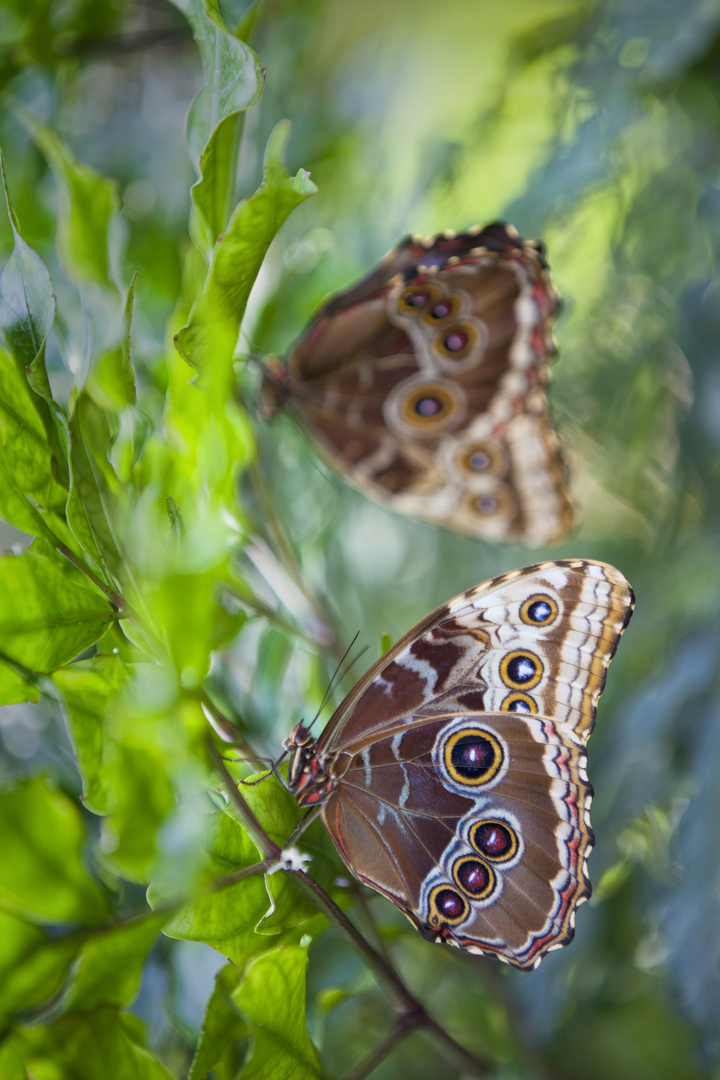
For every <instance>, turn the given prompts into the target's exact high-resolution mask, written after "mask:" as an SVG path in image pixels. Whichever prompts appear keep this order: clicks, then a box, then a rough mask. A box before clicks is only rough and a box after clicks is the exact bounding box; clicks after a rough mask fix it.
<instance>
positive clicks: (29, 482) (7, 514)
mask: <svg viewBox="0 0 720 1080" xmlns="http://www.w3.org/2000/svg"><path fill="white" fill-rule="evenodd" d="M39 404H42V402H41V399H40V398H39V397H38V396H37V394H36V393H35V392H34V391H33V390H32V389H31V388H30V385H29V383H28V380H27V377H26V374H25V372H24V371H23V370H22V369H21V368H20V367H18V364H17V363H16V361H15V360H14V359H13V358H12V356H11V355H10V354H9V353H8V352H6V351H5V350H4V349H0V439H1V442H0V515H2V517H3V518H5V520H6V521H9V522H10V523H11V524H12V525H15V526H16V528H18V529H22V530H24V531H25V532H29V533H33V534H37V533H40V534H41V535H42V534H43V533H45V532H46V530H47V529H48V528H49V529H51V530H52V531H53V532H55V533H57V534H58V535H59V536H60V538H61V539H63V540H64V539H66V538H70V534H69V533H68V530H67V526H66V525H65V521H64V510H65V502H66V499H67V486H66V485H65V484H63V483H62V480H63V479H64V467H63V469H62V470H61V471H59V470H58V468H57V466H58V463H59V455H58V454H57V453H56V452H55V446H56V445H57V444H55V446H53V445H51V442H50V439H49V437H48V428H47V427H46V425H45V424H44V423H43V419H42V418H41V416H40V413H39V409H38V405H39ZM63 457H64V455H63ZM63 466H64V460H63ZM70 544H71V545H72V546H74V544H73V541H72V539H70Z"/></svg>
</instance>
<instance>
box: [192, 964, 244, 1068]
mask: <svg viewBox="0 0 720 1080" xmlns="http://www.w3.org/2000/svg"><path fill="white" fill-rule="evenodd" d="M242 976H243V973H242V971H241V970H240V969H239V968H236V967H235V966H234V965H233V964H226V965H225V967H224V968H221V969H220V971H219V972H218V973H217V975H216V976H215V986H214V988H213V992H212V994H211V995H210V998H209V999H208V1003H207V1007H206V1009H205V1018H204V1019H203V1025H202V1034H201V1036H200V1041H199V1042H198V1046H197V1050H196V1051H195V1057H194V1058H193V1060H192V1065H191V1067H190V1072H189V1073H188V1080H205V1077H206V1076H207V1074H208V1073H209V1072H210V1070H211V1069H214V1068H215V1066H216V1065H217V1064H218V1062H219V1061H220V1060H221V1059H222V1057H223V1055H224V1054H225V1052H226V1051H227V1050H228V1048H229V1047H230V1046H231V1045H232V1043H233V1042H235V1040H236V1039H241V1038H244V1037H245V1036H247V1034H248V1029H247V1024H246V1023H245V1021H244V1020H243V1018H242V1016H241V1015H240V1013H239V1012H238V1009H237V1006H236V1005H235V1003H234V1002H233V1000H232V997H231V995H232V992H233V991H234V990H236V989H237V988H238V986H239V985H240V981H241V979H242Z"/></svg>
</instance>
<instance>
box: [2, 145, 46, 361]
mask: <svg viewBox="0 0 720 1080" xmlns="http://www.w3.org/2000/svg"><path fill="white" fill-rule="evenodd" d="M0 171H2V180H3V187H4V189H5V201H6V203H7V211H8V217H9V219H10V226H11V228H12V234H13V240H14V247H13V250H12V254H11V255H10V258H9V259H8V261H7V262H6V264H5V266H4V268H3V271H2V273H0V330H2V332H3V334H4V336H5V341H6V342H7V345H8V348H9V349H11V350H12V352H13V353H14V354H15V357H16V358H17V360H18V363H19V364H21V365H22V366H23V367H27V366H29V365H30V364H32V362H33V361H34V360H35V358H36V357H37V355H38V353H39V352H40V350H41V349H42V347H43V345H44V344H45V340H46V338H47V336H48V333H49V331H50V327H51V326H52V323H53V319H54V318H55V295H54V293H53V287H52V282H51V281H50V272H49V270H48V268H47V266H46V265H45V262H44V261H43V260H42V259H41V258H40V256H39V255H37V254H36V253H35V252H34V251H33V249H32V248H31V247H30V246H29V245H28V244H26V243H25V241H24V240H23V239H22V237H21V236H20V232H19V230H18V228H17V224H16V221H15V215H14V214H13V210H12V205H11V203H10V195H9V194H8V189H7V183H6V180H5V163H4V161H3V158H2V154H1V153H0Z"/></svg>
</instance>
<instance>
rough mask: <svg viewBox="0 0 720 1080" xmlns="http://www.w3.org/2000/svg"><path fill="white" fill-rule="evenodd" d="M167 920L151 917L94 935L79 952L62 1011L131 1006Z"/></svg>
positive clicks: (159, 916)
mask: <svg viewBox="0 0 720 1080" xmlns="http://www.w3.org/2000/svg"><path fill="white" fill-rule="evenodd" d="M164 921H165V916H164V915H149V916H145V917H143V918H139V919H133V920H132V921H131V922H127V923H124V924H123V923H121V924H118V925H117V926H113V927H110V928H108V929H107V930H103V931H101V932H99V933H97V934H94V935H93V936H92V937H91V938H90V939H89V940H88V941H87V942H86V943H85V944H84V945H83V947H82V949H81V950H80V953H79V956H78V959H77V963H76V965H75V968H74V971H73V978H72V982H71V985H70V989H69V991H68V993H67V996H66V997H65V999H64V1001H63V1008H64V1009H65V1010H71V1009H72V1010H78V1009H94V1008H96V1007H97V1006H98V1005H129V1004H130V1002H131V1001H133V999H134V998H135V996H136V995H137V992H138V987H139V985H140V977H141V975H142V969H143V964H144V963H145V959H146V957H147V954H148V952H149V950H150V948H151V947H152V945H153V943H154V941H155V940H156V938H157V936H158V934H159V933H160V930H161V929H162V925H163V922H164Z"/></svg>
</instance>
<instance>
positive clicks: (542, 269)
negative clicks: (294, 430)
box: [263, 223, 574, 546]
mask: <svg viewBox="0 0 720 1080" xmlns="http://www.w3.org/2000/svg"><path fill="white" fill-rule="evenodd" d="M557 308H558V296H557V293H556V292H555V289H554V288H553V286H552V284H551V283H550V277H549V274H548V266H547V263H546V261H545V257H544V248H543V245H542V244H541V243H529V242H526V241H524V240H522V238H521V237H520V236H519V235H518V234H517V232H516V231H515V229H514V228H513V227H512V226H511V225H503V224H500V223H495V224H492V225H487V226H486V227H485V228H483V229H481V228H479V227H477V228H474V229H470V230H468V232H466V233H463V234H462V235H459V236H455V235H454V234H452V233H443V234H442V235H440V236H436V237H432V238H430V239H427V240H419V239H417V238H413V237H409V238H407V239H406V240H403V241H402V243H401V244H400V245H399V246H398V247H397V248H395V249H394V250H393V251H391V252H390V253H389V255H387V256H386V257H385V258H384V259H383V261H382V262H381V263H380V265H379V266H377V267H376V268H375V269H374V270H372V271H371V272H370V273H369V274H368V275H367V277H365V278H364V279H363V280H362V281H361V282H360V283H359V284H358V285H356V286H355V287H354V288H351V289H349V290H347V291H346V292H343V293H340V294H339V295H338V296H336V297H335V298H334V299H332V300H330V302H329V303H327V304H325V305H324V307H322V308H321V309H320V311H319V312H318V313H317V314H316V316H315V317H314V319H313V320H312V322H311V323H310V325H309V326H308V327H307V329H306V330H305V332H304V333H303V335H302V337H301V338H300V339H299V341H298V342H297V343H296V345H295V346H294V348H293V349H292V350H291V352H290V354H289V356H288V357H287V359H286V361H285V363H284V364H282V363H281V362H280V361H278V360H273V361H270V362H269V363H268V365H267V367H266V370H265V376H264V386H263V400H264V403H265V413H266V415H268V414H270V413H271V412H272V411H274V410H275V409H276V408H277V407H278V406H281V405H283V404H285V403H286V402H289V403H290V405H291V407H292V409H293V410H294V411H295V413H296V414H297V415H298V416H299V417H300V419H301V421H302V423H303V425H304V427H305V428H306V429H307V430H308V431H309V432H310V433H311V434H312V436H313V437H314V438H315V439H316V440H317V442H318V443H319V444H320V446H321V447H322V448H323V450H324V451H325V453H326V455H327V457H328V458H329V460H330V463H331V464H332V465H334V466H335V467H336V468H337V469H338V470H339V471H340V472H341V473H342V474H343V475H344V476H345V477H346V478H347V479H348V480H350V481H351V482H352V483H353V484H355V485H356V486H357V487H359V488H360V489H361V490H363V491H364V492H366V493H367V494H369V495H372V496H373V497H374V498H376V499H379V500H381V501H382V502H384V503H386V504H387V505H388V506H390V507H392V508H393V509H395V510H399V511H402V512H403V513H405V514H409V515H410V516H411V517H418V518H423V519H426V520H428V521H433V522H436V523H438V524H440V525H444V526H445V527H446V528H449V529H455V530H457V531H458V532H462V533H469V534H470V535H472V536H476V537H480V538H482V539H484V540H490V541H518V542H522V543H525V544H528V545H531V546H532V545H534V546H538V545H544V544H551V543H556V542H558V541H559V540H561V539H562V538H563V537H564V536H565V535H566V534H567V532H568V531H569V529H570V528H571V526H572V524H573V520H574V512H573V506H572V503H571V501H570V498H569V495H568V491H567V470H566V467H565V464H564V462H563V458H562V453H561V448H560V443H559V440H558V438H557V435H556V434H555V431H554V429H553V426H552V423H551V421H550V417H549V415H548V405H547V399H546V396H545V390H544V386H545V382H546V381H547V378H548V368H547V361H548V358H549V357H551V356H553V355H554V354H555V352H556V349H555V345H554V342H553V338H552V324H553V318H554V315H555V313H556V311H557Z"/></svg>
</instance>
